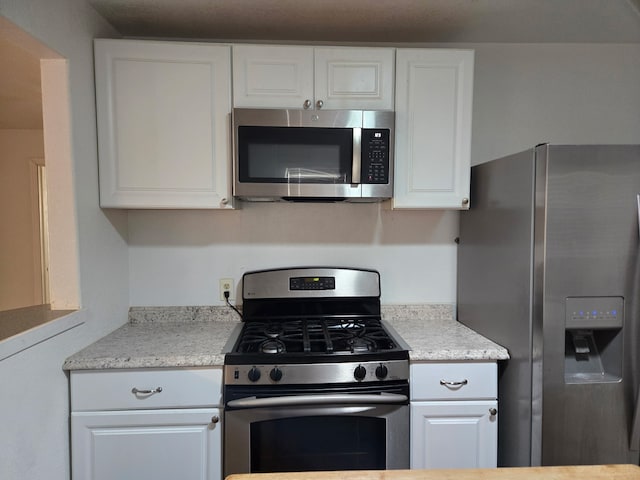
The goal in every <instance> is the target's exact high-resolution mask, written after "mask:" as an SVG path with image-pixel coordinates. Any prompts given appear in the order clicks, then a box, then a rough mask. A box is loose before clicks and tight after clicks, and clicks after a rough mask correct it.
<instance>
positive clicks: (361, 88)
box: [314, 47, 395, 110]
mask: <svg viewBox="0 0 640 480" xmlns="http://www.w3.org/2000/svg"><path fill="white" fill-rule="evenodd" d="M314 58H315V106H316V108H318V107H319V105H321V107H320V108H326V109H347V110H393V100H394V99H393V77H394V58H395V50H394V49H393V48H340V47H336V48H316V49H315V52H314Z"/></svg>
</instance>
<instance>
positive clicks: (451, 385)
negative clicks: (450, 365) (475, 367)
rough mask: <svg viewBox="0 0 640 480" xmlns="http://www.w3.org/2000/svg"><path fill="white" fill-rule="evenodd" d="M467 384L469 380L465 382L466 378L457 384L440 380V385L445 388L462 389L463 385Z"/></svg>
mask: <svg viewBox="0 0 640 480" xmlns="http://www.w3.org/2000/svg"><path fill="white" fill-rule="evenodd" d="M467 383H469V380H467V379H466V378H465V379H464V380H461V381H459V382H450V381H448V380H440V385H444V386H445V387H454V388H455V387H458V388H459V387H462V386H463V385H466V384H467Z"/></svg>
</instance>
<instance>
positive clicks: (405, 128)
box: [393, 48, 474, 209]
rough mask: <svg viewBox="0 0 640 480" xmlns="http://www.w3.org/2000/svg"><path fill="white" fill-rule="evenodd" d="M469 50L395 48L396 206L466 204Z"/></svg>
mask: <svg viewBox="0 0 640 480" xmlns="http://www.w3.org/2000/svg"><path fill="white" fill-rule="evenodd" d="M473 64H474V54H473V51H471V50H450V49H409V48H407V49H398V50H396V102H395V111H396V145H395V183H394V198H393V207H394V208H457V209H467V208H469V176H470V168H471V166H470V164H471V156H470V149H471V113H472V103H473Z"/></svg>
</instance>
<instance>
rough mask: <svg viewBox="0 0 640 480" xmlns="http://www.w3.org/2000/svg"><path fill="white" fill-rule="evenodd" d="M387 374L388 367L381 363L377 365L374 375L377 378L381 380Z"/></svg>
mask: <svg viewBox="0 0 640 480" xmlns="http://www.w3.org/2000/svg"><path fill="white" fill-rule="evenodd" d="M387 375H389V369H388V368H387V367H385V366H384V365H383V364H380V365H378V367H377V368H376V377H377V378H378V379H379V380H382V379H383V378H385V377H386V376H387Z"/></svg>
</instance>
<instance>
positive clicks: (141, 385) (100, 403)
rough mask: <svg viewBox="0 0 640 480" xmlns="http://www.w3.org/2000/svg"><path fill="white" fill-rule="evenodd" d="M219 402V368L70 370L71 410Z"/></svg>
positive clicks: (190, 405)
mask: <svg viewBox="0 0 640 480" xmlns="http://www.w3.org/2000/svg"><path fill="white" fill-rule="evenodd" d="M134 389H137V391H136V390H134ZM221 403H222V368H192V369H166V370H152V369H140V370H101V371H95V370H94V371H82V370H80V371H73V372H71V410H73V411H82V410H124V409H149V408H183V407H189V408H192V407H207V406H218V405H221Z"/></svg>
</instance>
